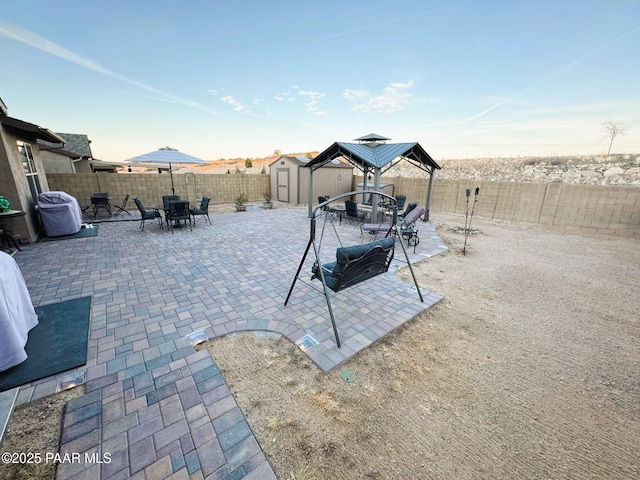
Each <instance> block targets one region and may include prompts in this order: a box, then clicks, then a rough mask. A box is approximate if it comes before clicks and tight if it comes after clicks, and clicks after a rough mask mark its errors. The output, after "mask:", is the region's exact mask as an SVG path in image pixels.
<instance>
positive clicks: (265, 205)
mask: <svg viewBox="0 0 640 480" xmlns="http://www.w3.org/2000/svg"><path fill="white" fill-rule="evenodd" d="M263 195H264V203H263V204H262V208H264V209H267V210H269V209H271V208H273V203H272V202H271V192H264V193H263Z"/></svg>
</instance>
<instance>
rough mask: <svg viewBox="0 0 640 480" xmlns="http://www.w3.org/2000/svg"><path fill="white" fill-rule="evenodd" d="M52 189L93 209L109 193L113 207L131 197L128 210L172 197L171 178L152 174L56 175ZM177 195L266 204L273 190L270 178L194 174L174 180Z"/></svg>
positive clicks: (51, 178) (264, 176) (243, 175)
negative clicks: (97, 196)
mask: <svg viewBox="0 0 640 480" xmlns="http://www.w3.org/2000/svg"><path fill="white" fill-rule="evenodd" d="M47 179H48V180H49V188H50V189H51V190H60V191H63V192H67V193H68V194H70V195H73V196H74V197H76V198H77V199H78V202H79V203H80V205H81V206H82V205H89V204H90V203H91V202H90V200H88V199H89V198H90V197H91V194H92V193H93V192H107V193H109V196H110V197H111V199H112V200H111V201H112V203H116V204H120V203H121V202H122V200H123V199H124V197H125V195H126V194H129V195H130V203H129V206H128V209H132V210H133V209H135V205H134V204H133V199H134V198H135V197H138V198H140V199H141V200H142V203H144V205H145V207H147V208H151V207H154V206H159V205H162V196H163V195H170V194H171V178H170V176H169V175H168V174H165V173H163V174H148V173H130V174H114V173H52V174H47ZM173 184H174V187H175V191H176V195H180V197H181V198H184V199H186V200H189V201H190V202H192V203H196V202H197V201H198V200H199V199H200V198H202V197H205V196H206V197H211V202H212V203H230V202H233V201H234V199H235V198H236V197H237V196H238V195H239V194H240V193H245V194H246V195H247V197H248V198H249V201H250V202H258V201H260V202H261V201H263V200H264V192H265V191H269V190H270V183H269V175H246V174H230V175H197V174H192V173H187V174H179V175H174V176H173Z"/></svg>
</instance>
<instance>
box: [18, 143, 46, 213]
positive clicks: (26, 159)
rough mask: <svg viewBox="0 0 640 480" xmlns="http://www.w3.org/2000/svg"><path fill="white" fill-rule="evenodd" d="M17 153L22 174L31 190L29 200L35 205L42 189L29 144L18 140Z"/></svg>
mask: <svg viewBox="0 0 640 480" xmlns="http://www.w3.org/2000/svg"><path fill="white" fill-rule="evenodd" d="M18 151H19V152H20V159H21V160H22V167H23V168H24V173H25V175H26V176H27V183H29V190H31V198H32V199H33V203H34V204H36V203H38V195H39V194H41V193H42V187H41V186H40V178H39V177H38V170H36V162H35V160H34V159H33V150H32V149H31V145H30V144H28V143H25V142H22V141H20V140H18Z"/></svg>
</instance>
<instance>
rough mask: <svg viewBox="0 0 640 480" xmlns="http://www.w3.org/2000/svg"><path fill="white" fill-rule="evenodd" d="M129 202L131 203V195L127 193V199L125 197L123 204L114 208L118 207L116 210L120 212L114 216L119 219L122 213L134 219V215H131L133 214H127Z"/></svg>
mask: <svg viewBox="0 0 640 480" xmlns="http://www.w3.org/2000/svg"><path fill="white" fill-rule="evenodd" d="M128 201H129V194H128V193H127V194H126V195H125V197H124V200H123V201H122V203H121V204H120V205H114V207H116V209H117V210H118V211H117V212H116V213H114V214H113V216H114V217H117V216H118V215H120V214H121V213H122V212H124V213H126V214H127V215H129V216H130V217H133V215H131V213H130V212H127V210H126V208H127V202H128Z"/></svg>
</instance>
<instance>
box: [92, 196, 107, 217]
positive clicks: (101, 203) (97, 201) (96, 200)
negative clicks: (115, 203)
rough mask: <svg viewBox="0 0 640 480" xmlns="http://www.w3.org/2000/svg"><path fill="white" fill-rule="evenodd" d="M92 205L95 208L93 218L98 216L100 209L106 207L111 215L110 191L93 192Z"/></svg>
mask: <svg viewBox="0 0 640 480" xmlns="http://www.w3.org/2000/svg"><path fill="white" fill-rule="evenodd" d="M91 207H92V208H93V218H97V216H98V211H100V209H101V208H102V209H104V210H106V211H107V213H108V214H109V216H111V204H110V203H109V194H108V193H93V194H91Z"/></svg>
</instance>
